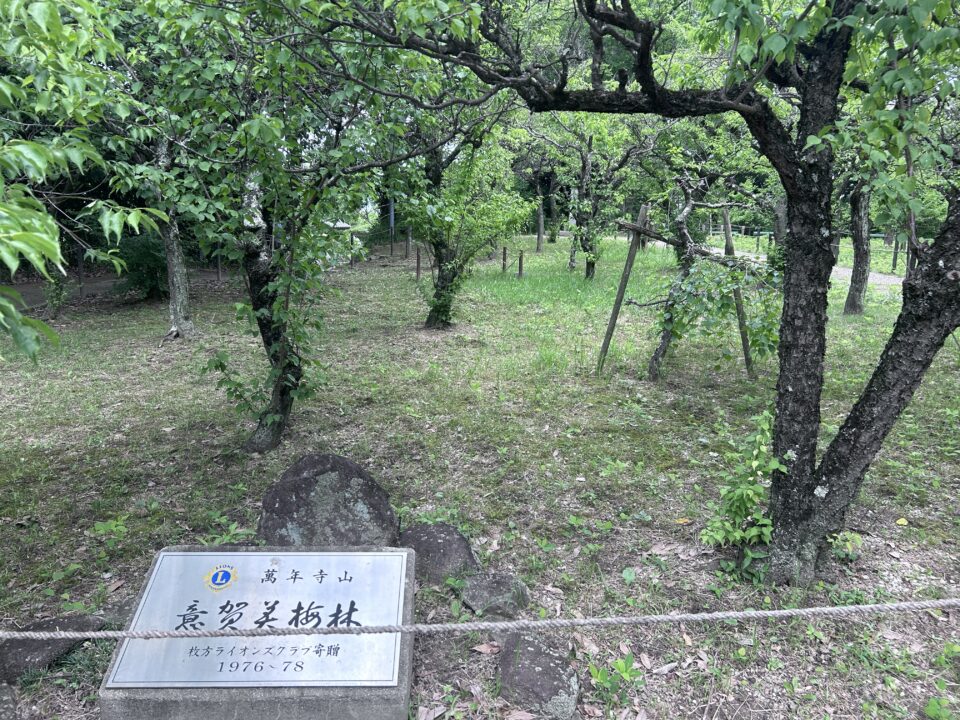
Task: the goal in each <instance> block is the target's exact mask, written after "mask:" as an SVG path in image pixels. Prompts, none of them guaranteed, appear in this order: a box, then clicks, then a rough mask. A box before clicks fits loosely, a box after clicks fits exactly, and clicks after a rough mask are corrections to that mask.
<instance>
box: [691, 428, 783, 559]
mask: <svg viewBox="0 0 960 720" xmlns="http://www.w3.org/2000/svg"><path fill="white" fill-rule="evenodd" d="M753 420H754V422H755V423H756V432H754V433H753V434H752V435H750V436H749V437H748V438H747V440H746V442H744V443H743V444H741V445H739V446H738V447H737V449H736V451H734V452H731V453H727V455H726V458H727V460H728V461H730V462H731V463H733V469H732V470H731V471H729V472H726V473H724V474H723V475H722V480H723V485H722V486H721V487H720V502H719V503H710V509H711V510H712V511H713V517H711V518H710V520H708V521H707V526H706V528H704V530H703V532H701V533H700V539H701V541H702V542H704V543H706V544H707V545H713V546H717V547H735V548H738V549H739V550H740V553H739V555H740V557H739V559H738V561H737V562H736V563H730V564H729V565H728V566H727V569H728V570H730V571H733V572H734V573H736V574H743V575H747V576H750V577H756V576H757V575H759V574H762V570H758V569H757V568H756V567H753V566H752V564H753V561H754V560H756V559H760V558H764V557H766V553H764V552H763V551H758V550H751V548H757V546H765V545H768V544H769V543H770V534H771V532H772V530H773V525H772V523H771V521H770V517H769V516H768V515H767V508H766V506H767V502H768V500H769V485H770V475H771V474H772V473H773V472H774V471H776V470H786V467H784V465H783V464H782V463H781V462H780V461H779V460H778V459H777V458H776V457H774V455H773V452H772V450H771V447H770V446H771V439H772V432H773V414H772V413H770V412H769V411H765V412H764V413H763V414H761V415H758V416H756V417H754V418H753Z"/></svg>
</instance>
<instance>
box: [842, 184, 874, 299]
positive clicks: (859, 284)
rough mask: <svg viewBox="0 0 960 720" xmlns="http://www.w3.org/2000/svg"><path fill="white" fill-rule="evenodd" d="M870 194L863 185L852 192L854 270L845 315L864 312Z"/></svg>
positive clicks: (867, 278) (868, 269) (868, 248)
mask: <svg viewBox="0 0 960 720" xmlns="http://www.w3.org/2000/svg"><path fill="white" fill-rule="evenodd" d="M869 211H870V195H869V193H867V192H865V191H864V189H863V187H862V186H858V187H856V188H854V190H853V192H852V193H851V194H850V237H851V238H853V272H852V273H851V274H850V289H849V290H848V291H847V301H846V302H845V303H844V305H843V314H844V315H859V314H861V313H862V312H863V300H864V297H866V294H867V281H868V280H869V279H870V212H869Z"/></svg>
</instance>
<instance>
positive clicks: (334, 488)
mask: <svg viewBox="0 0 960 720" xmlns="http://www.w3.org/2000/svg"><path fill="white" fill-rule="evenodd" d="M397 530H398V523H397V516H396V515H395V514H394V512H393V508H391V507H390V496H389V495H387V492H386V490H384V489H383V488H382V487H380V486H379V485H378V484H377V482H376V481H375V480H374V479H373V478H372V477H371V476H370V473H368V472H367V471H366V470H364V469H363V468H362V467H360V466H359V465H357V464H356V463H355V462H353V461H352V460H348V459H347V458H345V457H340V456H339V455H307V456H305V457H302V458H300V460H298V461H297V462H296V463H294V464H293V465H292V466H291V467H290V468H289V469H288V470H287V471H286V472H285V473H284V474H283V475H282V476H281V477H280V480H278V481H277V482H276V483H274V484H273V485H272V486H271V487H270V489H269V490H267V493H266V495H265V496H264V498H263V512H262V513H261V515H260V527H259V529H258V531H257V536H258V537H259V538H261V539H262V540H263V541H264V542H266V543H267V544H268V545H280V546H298V545H314V546H330V547H349V546H357V545H376V546H381V547H392V546H394V545H396V544H397Z"/></svg>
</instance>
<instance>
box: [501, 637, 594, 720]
mask: <svg viewBox="0 0 960 720" xmlns="http://www.w3.org/2000/svg"><path fill="white" fill-rule="evenodd" d="M501 640H502V642H501V647H502V649H501V650H500V656H499V657H500V679H501V684H500V692H501V695H503V697H504V698H505V699H506V700H507V701H509V702H510V703H511V704H513V705H515V706H516V707H518V708H520V709H521V710H526V711H528V712H532V713H534V714H535V715H536V716H537V717H540V718H546V719H548V720H571V718H573V717H574V716H575V715H576V712H577V700H578V698H579V695H580V681H579V679H578V678H577V673H576V672H575V671H574V669H573V668H572V667H570V663H569V662H567V652H566V650H565V649H564V648H563V647H562V646H561V645H560V644H559V643H558V642H557V641H556V640H555V639H553V638H550V637H548V636H540V635H523V634H518V633H513V634H510V635H507V636H505V637H504V638H502V639H501Z"/></svg>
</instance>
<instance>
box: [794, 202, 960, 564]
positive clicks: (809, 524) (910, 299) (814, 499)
mask: <svg viewBox="0 0 960 720" xmlns="http://www.w3.org/2000/svg"><path fill="white" fill-rule="evenodd" d="M951 268H954V270H952V271H951ZM903 293H904V297H903V307H902V309H901V311H900V315H899V317H898V318H897V323H896V325H895V326H894V329H893V333H892V334H891V336H890V339H889V340H888V341H887V345H886V347H885V348H884V351H883V354H882V355H881V357H880V362H879V363H878V365H877V367H876V369H875V370H874V373H873V376H872V377H871V378H870V381H869V383H867V386H866V388H865V389H864V390H863V392H862V394H861V395H860V398H859V400H858V401H857V403H856V404H855V405H854V407H853V409H852V410H851V411H850V413H849V415H848V416H847V418H846V420H845V421H844V423H843V425H842V426H841V428H840V431H839V432H838V433H837V435H836V437H835V438H834V440H833V442H832V443H831V444H830V446H829V447H828V448H827V450H826V452H825V453H824V455H823V459H822V461H821V463H820V466H819V467H818V468H817V470H816V472H815V473H814V474H813V478H812V483H813V491H812V492H811V493H809V495H808V496H806V497H805V499H804V507H803V512H800V513H796V514H795V521H794V522H793V523H792V525H793V531H794V534H795V535H796V536H797V537H798V538H803V540H801V541H800V546H801V548H802V550H801V553H798V554H802V556H803V557H807V556H808V555H814V556H816V555H817V554H818V553H819V554H820V555H821V557H822V556H823V555H824V551H825V549H826V546H827V543H826V538H827V537H829V536H830V535H831V534H833V533H836V532H839V531H840V530H841V529H842V527H843V524H844V520H845V518H846V514H847V511H848V509H849V507H850V505H851V503H852V502H853V500H854V499H855V498H856V496H857V493H858V492H859V490H860V487H861V485H862V484H863V478H864V476H865V475H866V472H867V469H868V467H869V466H870V464H871V463H872V462H873V459H874V458H875V457H876V454H877V452H878V451H879V450H880V447H881V445H882V443H883V441H884V439H885V438H886V437H887V435H888V434H889V432H890V430H891V429H892V428H893V426H894V424H895V423H896V421H897V418H898V417H899V416H900V413H901V412H903V410H904V408H905V407H906V406H907V404H908V403H909V402H910V399H911V398H912V397H913V394H914V392H915V391H916V389H917V388H918V387H919V386H920V382H921V380H922V378H923V375H924V373H925V372H926V371H927V369H928V368H929V367H930V364H931V363H932V362H933V359H934V358H935V356H936V354H937V352H938V351H939V350H940V348H941V347H942V346H943V344H944V342H945V341H946V339H947V338H948V337H949V336H950V335H951V334H952V333H953V332H954V331H955V330H956V329H957V328H958V327H960V207H958V203H957V200H956V197H953V198H951V201H950V209H949V211H948V216H947V221H946V222H945V223H944V225H943V227H942V228H941V231H940V233H939V234H938V236H937V239H936V240H935V241H934V243H933V245H932V246H930V247H929V248H925V249H924V250H923V251H922V252H921V253H918V257H917V266H916V268H915V270H914V272H913V273H912V276H911V278H910V279H909V280H906V281H905V282H904V285H903ZM801 577H808V578H812V573H810V574H803V575H801Z"/></svg>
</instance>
